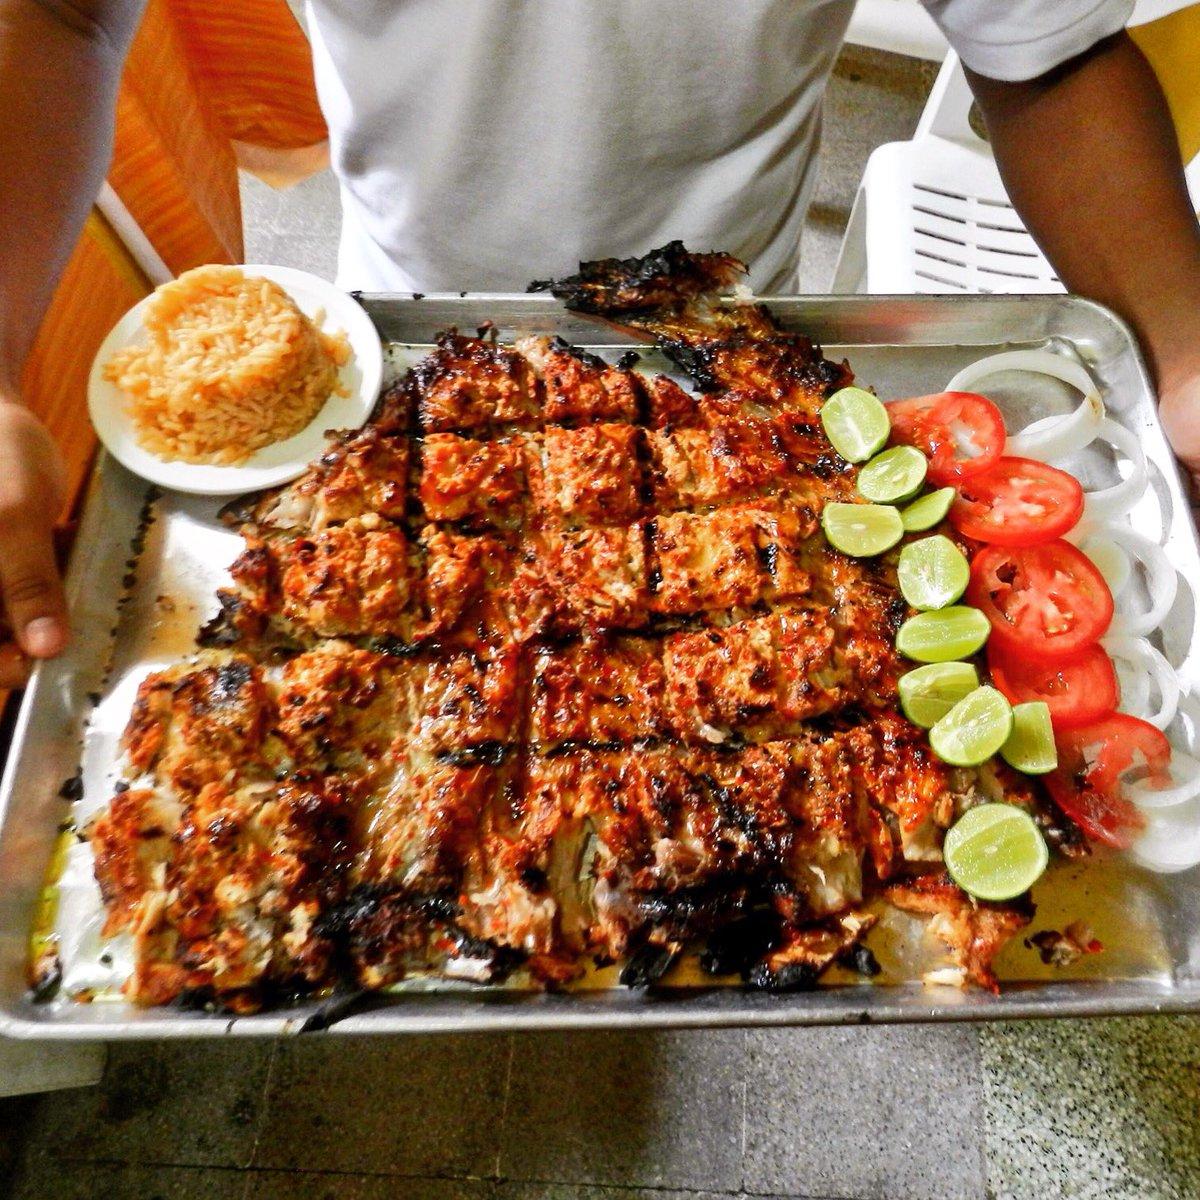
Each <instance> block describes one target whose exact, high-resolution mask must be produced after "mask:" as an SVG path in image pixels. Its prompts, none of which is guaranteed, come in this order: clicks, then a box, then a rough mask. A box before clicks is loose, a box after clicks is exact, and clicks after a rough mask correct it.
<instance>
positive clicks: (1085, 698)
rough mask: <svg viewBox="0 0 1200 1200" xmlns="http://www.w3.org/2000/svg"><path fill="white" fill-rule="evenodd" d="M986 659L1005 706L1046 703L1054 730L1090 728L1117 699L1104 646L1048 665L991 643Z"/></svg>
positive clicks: (1119, 695)
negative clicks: (1085, 726)
mask: <svg viewBox="0 0 1200 1200" xmlns="http://www.w3.org/2000/svg"><path fill="white" fill-rule="evenodd" d="M987 659H988V669H989V670H990V671H991V673H992V682H993V683H994V684H995V685H996V687H997V688H999V689H1000V691H1001V692H1002V693H1003V694H1004V696H1005V698H1006V699H1007V700H1008V701H1009V703H1011V704H1024V703H1025V702H1026V701H1029V700H1043V701H1045V703H1046V704H1047V705H1048V706H1049V708H1050V721H1051V723H1052V724H1053V725H1054V728H1055V730H1056V731H1057V730H1063V729H1078V728H1080V726H1083V725H1090V724H1091V723H1092V722H1093V721H1098V720H1099V719H1100V718H1101V717H1106V716H1108V714H1109V713H1111V712H1112V711H1113V710H1114V709H1115V708H1116V707H1117V704H1118V703H1119V701H1120V699H1121V691H1120V688H1119V687H1118V685H1117V672H1116V671H1115V670H1114V669H1113V664H1112V659H1111V658H1109V657H1108V652H1107V651H1106V650H1105V649H1104V648H1103V647H1102V646H1089V647H1088V648H1087V649H1086V650H1084V651H1082V652H1081V653H1080V654H1079V655H1077V656H1076V657H1074V658H1069V659H1067V660H1066V661H1065V662H1046V661H1044V660H1039V659H1036V658H1031V657H1030V656H1029V655H1027V654H1014V653H1012V651H1010V650H1006V649H1004V647H1003V646H1000V645H995V646H989V647H988V655H987Z"/></svg>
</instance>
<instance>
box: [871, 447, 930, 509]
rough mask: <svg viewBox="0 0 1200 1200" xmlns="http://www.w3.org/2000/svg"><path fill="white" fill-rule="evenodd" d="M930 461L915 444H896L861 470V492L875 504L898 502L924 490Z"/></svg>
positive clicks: (876, 456)
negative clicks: (922, 485) (923, 486)
mask: <svg viewBox="0 0 1200 1200" xmlns="http://www.w3.org/2000/svg"><path fill="white" fill-rule="evenodd" d="M928 467H929V463H928V461H927V460H926V458H925V455H923V454H922V453H921V452H920V450H918V449H917V448H916V446H893V447H892V448H891V449H890V450H885V451H884V452H883V453H882V454H877V455H875V457H874V458H873V459H871V461H870V462H869V463H866V464H864V465H863V468H862V470H861V471H859V473H858V494H859V495H860V496H862V497H863V498H864V499H867V500H872V501H874V502H875V503H876V504H895V503H896V501H898V500H907V499H908V498H909V497H910V496H915V495H916V494H917V492H919V491H920V490H921V484H923V483H924V482H925V471H926V470H927V468H928Z"/></svg>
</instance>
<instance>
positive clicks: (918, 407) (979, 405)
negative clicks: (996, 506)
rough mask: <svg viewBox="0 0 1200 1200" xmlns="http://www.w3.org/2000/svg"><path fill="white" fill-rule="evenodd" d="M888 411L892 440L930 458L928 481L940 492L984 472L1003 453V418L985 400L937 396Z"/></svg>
mask: <svg viewBox="0 0 1200 1200" xmlns="http://www.w3.org/2000/svg"><path fill="white" fill-rule="evenodd" d="M887 410H888V416H889V417H890V418H891V421H892V441H894V442H904V443H905V444H907V445H909V446H916V447H917V449H918V450H921V451H922V452H923V453H924V454H925V457H926V458H927V459H929V479H930V481H931V482H932V483H935V484H937V485H938V487H946V486H948V485H949V484H953V483H958V482H959V480H961V479H968V478H970V477H971V476H973V475H978V474H979V473H980V472H982V471H986V470H987V469H988V468H989V467H993V466H995V464H996V462H997V460H998V459H999V458H1000V455H1001V454H1003V453H1004V441H1005V438H1006V437H1007V434H1006V432H1005V429H1004V418H1003V417H1002V416H1001V415H1000V410H999V409H998V408H997V407H996V406H995V405H994V404H993V403H992V402H991V401H990V400H989V399H988V398H987V397H986V396H977V395H976V394H975V393H974V392H937V393H935V394H934V395H932V396H914V397H912V398H911V399H909V400H893V401H892V402H891V403H890V404H889V405H888V406H887Z"/></svg>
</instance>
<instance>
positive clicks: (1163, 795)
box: [1125, 749, 1200, 811]
mask: <svg viewBox="0 0 1200 1200" xmlns="http://www.w3.org/2000/svg"><path fill="white" fill-rule="evenodd" d="M1181 776H1182V777H1183V778H1182V779H1181V778H1180V777H1181ZM1125 794H1126V796H1128V797H1129V799H1130V800H1132V801H1133V803H1134V804H1136V805H1137V806H1138V808H1141V809H1145V810H1147V811H1154V810H1157V809H1160V808H1174V807H1175V805H1177V804H1184V803H1186V802H1187V801H1188V800H1191V799H1192V797H1193V796H1197V795H1200V762H1197V761H1196V760H1195V759H1194V758H1193V757H1192V756H1191V755H1190V754H1184V752H1183V751H1182V750H1175V749H1172V750H1171V783H1170V785H1168V786H1167V787H1161V788H1152V787H1147V786H1146V785H1145V783H1142V782H1138V783H1127V784H1126V785H1125Z"/></svg>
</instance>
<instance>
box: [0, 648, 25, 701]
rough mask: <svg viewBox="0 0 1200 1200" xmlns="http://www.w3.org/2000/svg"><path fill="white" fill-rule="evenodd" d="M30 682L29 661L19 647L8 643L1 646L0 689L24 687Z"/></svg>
mask: <svg viewBox="0 0 1200 1200" xmlns="http://www.w3.org/2000/svg"><path fill="white" fill-rule="evenodd" d="M28 680H29V659H27V658H26V657H25V655H24V654H22V653H21V650H20V647H19V646H14V645H13V643H12V642H6V643H5V644H4V645H2V646H0V689H3V690H4V691H8V690H10V689H12V688H20V687H24V686H25V684H26V683H27V682H28Z"/></svg>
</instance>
